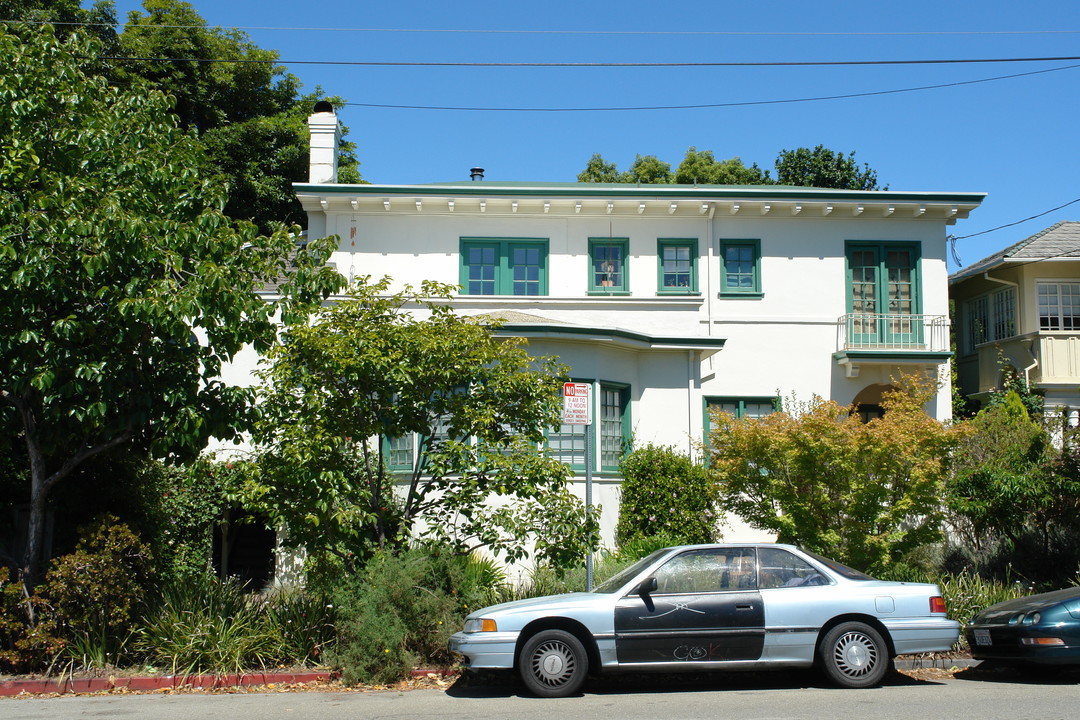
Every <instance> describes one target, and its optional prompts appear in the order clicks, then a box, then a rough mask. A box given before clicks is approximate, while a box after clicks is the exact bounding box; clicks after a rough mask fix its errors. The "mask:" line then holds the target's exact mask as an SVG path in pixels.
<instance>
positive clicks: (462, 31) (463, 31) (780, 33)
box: [0, 20, 1080, 37]
mask: <svg viewBox="0 0 1080 720" xmlns="http://www.w3.org/2000/svg"><path fill="white" fill-rule="evenodd" d="M0 23H21V24H23V25H73V26H80V27H117V26H119V27H123V28H125V29H126V28H138V29H140V30H142V29H154V28H162V29H172V30H184V29H192V30H195V29H198V30H205V29H208V27H209V26H207V25H157V24H152V25H146V24H141V23H118V24H117V25H113V24H111V23H91V22H59V21H49V20H0ZM226 29H228V30H284V31H288V32H364V33H437V34H459V35H728V36H732V35H735V36H738V35H746V36H753V37H761V36H775V37H791V36H799V37H838V36H839V37H877V36H908V35H913V36H926V35H946V36H948V35H1075V34H1080V30H883V31H850V32H842V31H822V32H816V31H784V30H536V29H533V30H511V29H476V28H459V29H451V28H363V27H353V28H347V27H287V26H260V25H230V26H228V28H226Z"/></svg>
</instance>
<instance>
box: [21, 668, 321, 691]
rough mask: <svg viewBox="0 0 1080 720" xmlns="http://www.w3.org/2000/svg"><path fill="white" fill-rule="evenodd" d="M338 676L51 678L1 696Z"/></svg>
mask: <svg viewBox="0 0 1080 720" xmlns="http://www.w3.org/2000/svg"><path fill="white" fill-rule="evenodd" d="M332 677H337V673H330V672H306V673H247V674H244V675H163V676H160V677H118V678H49V679H43V680H3V681H0V695H4V696H8V695H21V694H23V693H26V694H28V695H34V694H40V693H87V692H101V691H102V690H114V689H118V688H127V689H128V690H162V689H165V688H181V687H191V688H222V687H248V686H252V685H268V684H270V683H308V682H315V681H316V680H329V679H331V678H332Z"/></svg>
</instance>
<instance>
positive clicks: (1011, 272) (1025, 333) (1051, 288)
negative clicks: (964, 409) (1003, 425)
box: [949, 222, 1080, 424]
mask: <svg viewBox="0 0 1080 720" xmlns="http://www.w3.org/2000/svg"><path fill="white" fill-rule="evenodd" d="M949 296H950V297H951V298H952V299H953V300H954V301H955V319H954V323H955V330H956V356H957V357H956V365H957V371H958V373H957V375H958V378H959V385H960V389H961V390H962V391H963V392H964V393H965V394H967V395H970V396H972V397H973V398H975V399H976V400H980V399H982V398H984V397H985V395H986V393H988V392H989V391H990V390H994V389H995V388H999V387H1000V386H1001V372H1002V367H1001V364H1002V362H1004V363H1008V364H1009V365H1011V366H1012V367H1014V368H1015V369H1016V370H1017V371H1019V373H1020V374H1021V375H1022V376H1023V377H1024V378H1025V379H1027V381H1028V383H1029V385H1030V387H1031V388H1032V389H1033V390H1036V391H1038V392H1040V393H1042V394H1043V395H1044V397H1045V405H1046V409H1047V412H1048V413H1049V414H1053V415H1064V416H1066V417H1068V418H1070V420H1072V421H1074V424H1075V420H1076V418H1077V415H1078V409H1080V222H1059V223H1058V224H1056V225H1054V226H1052V227H1049V228H1046V229H1045V230H1043V231H1041V232H1037V233H1035V234H1034V235H1032V236H1031V237H1029V238H1027V239H1025V240H1021V241H1020V242H1018V243H1016V244H1015V245H1012V246H1010V247H1007V248H1005V249H1004V250H1002V251H1001V252H999V253H996V254H994V255H991V256H990V257H988V258H985V259H983V260H980V261H979V262H977V263H975V264H973V265H970V266H968V267H966V268H964V269H963V270H960V271H959V272H957V273H954V274H953V275H952V276H950V277H949Z"/></svg>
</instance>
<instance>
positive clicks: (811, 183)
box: [776, 145, 889, 190]
mask: <svg viewBox="0 0 1080 720" xmlns="http://www.w3.org/2000/svg"><path fill="white" fill-rule="evenodd" d="M776 181H777V182H778V183H779V184H781V185H795V186H800V187H820V188H837V189H839V190H877V189H878V183H877V171H876V170H874V169H873V168H871V167H870V166H869V165H868V164H866V163H864V164H863V166H862V168H859V164H858V163H857V162H855V152H854V151H852V152H850V153H848V154H847V155H846V156H845V155H844V153H842V152H835V151H833V150H829V149H828V148H826V147H825V146H823V145H818V146H817V147H815V148H814V149H812V150H811V149H810V148H804V147H801V148H796V149H794V150H781V151H780V154H779V155H777V156H776ZM881 189H883V190H888V189H889V187H888V185H886V186H885V187H884V188H881Z"/></svg>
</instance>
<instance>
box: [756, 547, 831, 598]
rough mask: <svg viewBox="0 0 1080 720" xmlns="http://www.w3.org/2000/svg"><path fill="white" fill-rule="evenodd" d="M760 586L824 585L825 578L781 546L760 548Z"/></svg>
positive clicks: (762, 587)
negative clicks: (780, 547)
mask: <svg viewBox="0 0 1080 720" xmlns="http://www.w3.org/2000/svg"><path fill="white" fill-rule="evenodd" d="M758 563H759V568H758V587H759V588H761V589H762V590H765V589H768V588H777V587H799V586H804V585H824V584H826V582H827V581H826V580H825V578H824V577H823V576H822V575H821V573H819V572H818V571H817V570H815V569H814V568H813V567H812V566H811V565H810V564H809V563H808V562H806V561H805V560H803V559H802V558H800V557H796V556H795V555H792V554H791V553H789V552H788V551H786V550H781V549H779V548H764V547H763V548H758Z"/></svg>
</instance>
